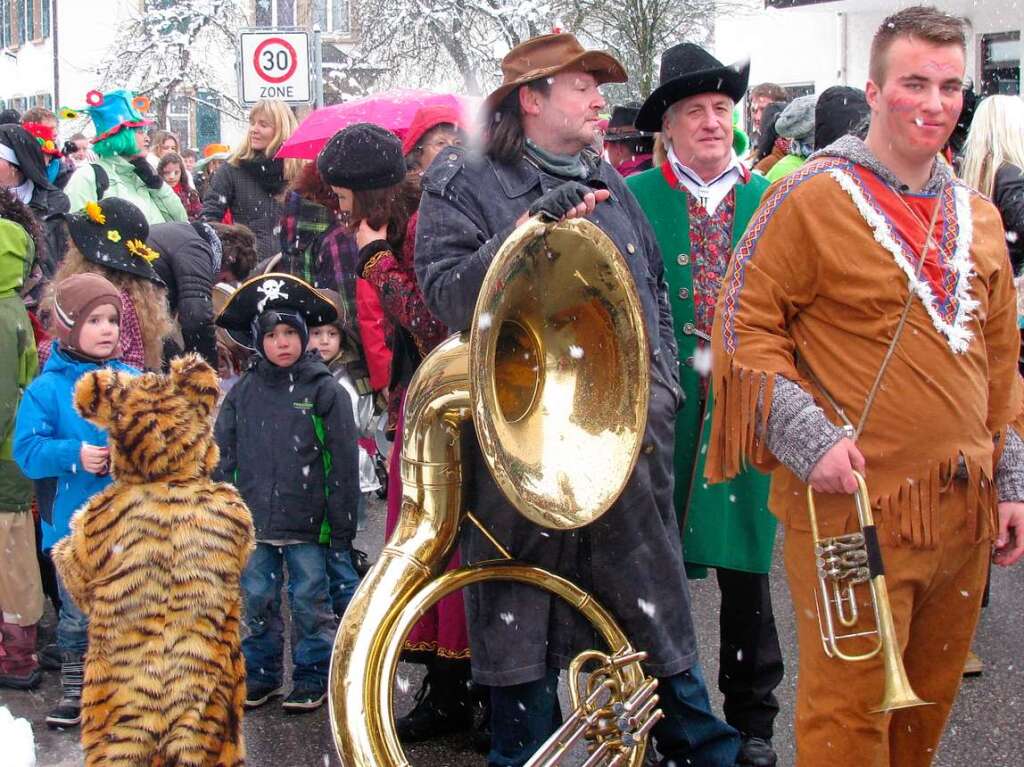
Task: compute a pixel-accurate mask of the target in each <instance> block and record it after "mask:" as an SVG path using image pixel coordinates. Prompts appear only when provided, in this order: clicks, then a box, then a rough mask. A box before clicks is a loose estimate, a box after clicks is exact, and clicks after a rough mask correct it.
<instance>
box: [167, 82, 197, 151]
mask: <svg viewBox="0 0 1024 767" xmlns="http://www.w3.org/2000/svg"><path fill="white" fill-rule="evenodd" d="M191 105H192V102H191V100H190V99H189V97H188V96H186V95H184V94H181V93H175V94H174V95H173V96H171V102H170V104H168V105H167V129H168V130H169V131H170V132H171V133H173V134H174V135H175V136H177V137H178V148H179V149H184V148H185V147H187V146H192V113H191V109H190V107H191Z"/></svg>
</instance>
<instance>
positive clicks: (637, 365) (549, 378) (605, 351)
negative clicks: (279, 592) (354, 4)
mask: <svg viewBox="0 0 1024 767" xmlns="http://www.w3.org/2000/svg"><path fill="white" fill-rule="evenodd" d="M648 360H649V352H648V342H647V336H646V332H645V326H644V317H643V312H642V309H641V305H640V300H639V298H638V296H637V293H636V288H635V286H634V284H633V278H632V275H631V274H630V271H629V268H628V266H627V264H626V262H625V260H624V259H623V257H622V255H621V254H620V253H619V252H618V250H617V249H616V248H615V246H614V244H613V243H612V242H611V240H609V239H608V237H607V236H606V235H605V234H604V233H602V232H601V231H600V230H599V229H598V228H597V227H596V226H594V225H593V224H591V223H589V222H588V221H586V220H579V219H577V220H571V221H566V222H562V223H559V224H556V225H552V224H546V223H543V222H541V221H540V220H539V219H530V220H529V221H527V222H526V223H524V224H523V225H522V226H520V227H519V228H518V229H516V231H514V232H513V233H512V235H511V236H510V237H509V238H508V239H507V240H506V241H505V244H504V245H503V246H502V248H501V250H500V251H499V252H498V254H497V256H496V257H495V258H494V260H493V262H492V263H491V265H490V267H489V269H488V271H487V275H486V277H485V279H484V282H483V286H482V288H481V290H480V295H479V298H478V300H477V303H476V309H475V311H474V313H473V318H472V324H471V328H470V330H469V331H468V332H464V333H462V334H459V335H455V336H452V337H450V338H448V339H447V340H446V341H445V342H443V343H442V344H441V345H440V346H438V347H437V348H436V349H435V350H434V351H433V352H431V353H430V354H429V355H428V356H427V358H426V359H424V360H423V362H422V364H421V365H420V367H419V369H418V370H417V371H416V374H415V375H414V376H413V379H412V381H411V383H410V384H409V389H408V392H407V393H406V400H405V426H404V430H403V434H402V455H401V472H402V494H403V496H402V507H401V514H400V518H399V521H398V526H397V527H396V529H395V531H394V533H393V535H392V537H391V539H390V540H389V541H388V543H387V545H386V546H385V548H384V550H383V552H382V553H381V556H380V558H379V559H378V561H377V563H376V564H375V565H374V566H373V568H372V569H371V570H370V572H369V573H368V574H367V575H366V577H365V578H364V579H363V582H362V584H361V585H360V586H359V589H358V590H357V591H356V593H355V596H354V597H353V598H352V602H351V603H350V604H349V606H348V609H347V611H346V613H345V617H344V619H343V620H342V622H341V626H340V628H339V630H338V634H337V637H336V639H335V643H334V652H333V654H332V656H331V671H330V686H329V692H330V712H331V727H332V730H333V732H334V740H335V745H336V746H337V749H338V752H339V754H340V756H341V760H342V762H343V764H345V765H346V767H391V766H392V765H407V764H408V762H407V760H406V758H405V756H404V754H403V753H402V748H401V746H400V744H399V741H398V737H397V736H396V734H395V728H394V719H393V715H392V688H393V683H394V677H395V671H396V669H397V667H398V661H399V654H400V652H401V648H402V644H403V642H404V641H405V637H406V636H407V635H408V633H409V631H410V630H411V628H412V627H413V625H415V623H416V621H417V620H418V619H419V618H420V616H422V615H423V613H424V612H425V611H426V610H427V609H429V608H430V607H431V606H432V605H434V604H435V603H436V602H437V601H438V600H439V599H441V598H442V597H444V596H446V595H447V594H450V593H452V592H454V591H457V590H459V589H461V588H463V587H464V586H467V585H470V584H474V583H480V582H483V581H493V580H505V581H519V582H524V583H528V584H531V585H533V586H535V587H536V588H540V589H544V590H546V591H549V592H551V593H552V594H554V595H556V596H558V597H560V598H562V599H565V600H566V601H568V602H569V603H570V604H572V605H574V606H575V607H576V608H577V609H578V610H579V611H580V612H581V613H582V615H583V616H584V618H586V619H587V620H588V621H590V623H591V624H592V625H593V627H594V628H595V629H596V630H597V632H598V633H599V634H600V635H601V637H602V638H603V639H604V641H605V642H606V643H607V645H608V651H607V652H599V651H596V650H591V651H587V652H584V653H582V654H581V655H579V656H577V657H576V658H575V659H574V660H573V663H572V665H571V666H570V669H569V677H568V682H569V693H570V698H571V700H572V705H573V707H574V711H573V712H572V713H571V714H570V716H569V717H568V718H567V720H566V722H565V724H564V725H563V726H562V727H561V728H560V729H559V730H558V732H556V733H555V734H554V735H553V736H552V738H551V739H550V740H549V741H548V742H547V743H546V744H545V745H544V746H543V747H542V748H541V750H540V751H539V752H538V753H537V754H535V755H534V758H533V760H531V764H534V765H539V764H554V763H559V762H560V761H562V759H563V758H564V756H565V755H566V754H567V753H568V752H569V750H570V749H571V748H573V746H574V744H575V743H577V742H578V741H581V740H585V741H586V743H587V745H588V750H589V757H588V760H587V762H586V763H587V765H597V764H615V765H626V764H628V765H632V766H633V767H637V766H638V765H640V764H641V763H642V760H643V756H644V748H645V745H646V740H647V738H646V736H647V734H648V732H649V731H650V729H651V728H652V727H653V726H654V724H655V722H657V721H658V719H659V718H660V717H661V712H660V711H659V710H658V709H657V707H656V706H657V700H658V699H657V695H656V694H655V689H656V686H657V682H656V680H654V679H650V678H648V677H647V676H646V675H645V674H644V672H643V670H642V668H641V665H640V661H642V660H643V658H644V657H645V656H644V653H642V652H638V651H637V650H636V649H635V648H633V647H632V646H631V645H630V643H629V640H628V638H627V637H626V636H625V635H624V634H623V632H622V631H621V630H620V628H619V627H618V626H617V625H616V623H615V620H614V618H613V617H612V616H611V615H610V614H609V613H608V612H607V611H606V610H605V609H604V608H603V607H601V605H599V604H598V603H597V602H596V601H595V600H594V599H593V598H592V597H591V596H590V595H589V594H587V593H586V592H584V591H583V590H581V589H579V588H578V587H576V586H575V585H573V584H572V583H571V582H569V581H567V580H565V579H564V578H561V577H559V576H557V575H555V574H554V573H551V572H547V571H545V570H542V569H540V568H537V567H532V566H530V565H527V564H523V563H520V562H516V561H515V560H514V559H513V558H512V557H511V555H509V554H508V553H507V552H506V551H505V550H504V548H502V546H501V542H500V541H497V540H495V539H494V538H493V537H492V536H491V535H490V534H489V533H488V532H487V531H486V529H485V528H484V527H483V526H482V525H481V524H480V522H479V520H478V519H477V518H476V517H475V516H474V515H473V513H472V511H471V510H466V509H464V508H463V499H462V467H461V461H460V430H461V427H462V425H463V423H464V422H465V421H469V420H472V423H473V426H474V427H475V429H476V433H477V438H478V441H479V444H480V447H481V450H482V452H483V454H484V457H485V459H486V461H487V464H488V466H489V467H490V470H491V473H492V474H493V476H494V478H495V480H496V482H497V484H498V486H499V487H500V488H501V490H502V491H503V493H504V494H505V495H506V496H507V498H508V500H509V501H510V502H511V503H512V504H513V505H514V506H515V507H516V509H518V510H519V511H520V512H521V513H522V514H524V515H525V516H526V517H527V518H528V519H530V520H531V521H532V522H535V523H536V524H538V525H543V526H545V527H548V528H554V529H561V530H566V529H572V528H577V527H582V526H584V525H586V524H589V523H590V522H593V521H594V520H595V519H597V518H598V517H600V516H601V515H602V514H603V513H604V512H605V511H607V510H608V508H609V507H611V505H612V504H613V503H614V502H615V500H616V499H617V498H618V497H619V495H620V493H621V492H622V490H623V488H624V487H625V485H626V482H627V481H628V479H629V477H630V475H631V474H632V471H633V467H634V466H635V465H636V461H637V456H638V454H639V451H640V445H641V440H642V439H643V435H644V430H645V427H646V421H647V405H648V397H649V378H648V375H649V371H648V364H649V362H648ZM464 520H468V521H470V522H471V523H472V524H475V525H477V526H478V527H480V529H481V532H483V533H484V534H485V535H487V537H488V538H489V539H490V540H491V541H492V542H493V543H494V544H495V547H496V550H497V551H498V552H500V553H501V555H502V556H503V557H504V559H499V560H497V561H495V562H488V563H481V564H477V565H474V566H471V567H464V568H462V569H459V570H454V571H450V572H446V573H444V574H443V575H442V574H441V571H442V569H443V568H444V566H445V565H446V564H447V562H448V560H449V558H450V556H451V551H452V546H453V545H454V543H455V540H456V535H457V533H458V530H459V527H460V525H461V524H462V522H463V521H464Z"/></svg>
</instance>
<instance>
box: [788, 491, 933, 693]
mask: <svg viewBox="0 0 1024 767" xmlns="http://www.w3.org/2000/svg"><path fill="white" fill-rule="evenodd" d="M853 475H854V477H855V478H856V480H857V492H856V493H855V494H854V502H855V503H856V504H857V520H858V522H859V524H860V532H857V533H848V534H846V535H837V536H835V537H832V538H822V537H820V536H819V534H818V515H817V513H816V512H815V509H814V490H813V488H811V486H810V485H808V486H807V510H808V513H809V514H810V518H811V535H812V536H813V538H814V557H815V564H816V566H817V569H818V589H817V590H816V591H815V598H814V604H815V607H816V608H817V613H818V628H819V631H820V632H821V642H822V645H823V646H824V648H825V654H826V655H828V657H830V658H839V659H840V660H844V661H849V662H853V663H855V662H857V661H864V660H869V659H871V658H874V657H875V656H876V655H878V654H879V653H882V663H883V666H884V671H885V689H884V692H883V694H882V702H881V703H880V704H879V705H878V706H877V707H876V708H873V709H872V710H871V712H872V713H882V712H885V711H894V710H896V709H899V708H910V707H911V706H928V705H931V704H930V703H928V702H927V701H923V700H921V699H920V698H918V697H917V694H916V693H915V692H914V690H913V689H912V688H911V686H910V680H909V679H907V670H906V668H904V666H903V657H902V655H901V653H900V649H899V642H898V641H897V639H896V626H895V624H894V623H893V618H892V607H891V606H890V605H889V590H888V589H887V588H886V586H885V567H884V566H883V564H882V549H881V546H879V543H878V532H877V530H876V528H875V520H874V517H873V516H872V514H871V497H870V496H869V495H868V486H867V484H866V483H865V481H864V477H863V476H862V475H861V474H860V473H859V472H857V471H854V472H853ZM862 583H867V584H868V588H869V589H870V592H871V604H872V607H873V609H874V614H875V623H874V628H870V629H867V630H861V631H850V632H848V633H845V634H837V633H836V631H837V629H836V624H837V623H838V624H839V625H840V626H842V627H843V629H853V628H855V626H856V625H857V623H858V622H859V620H860V612H859V610H858V608H857V592H856V586H858V585H859V584H862ZM840 630H842V629H840ZM872 636H877V637H878V640H877V641H876V642H875V643H874V646H873V647H872V648H871V649H870V650H868V651H867V652H863V653H847V652H845V651H844V650H842V649H841V648H840V646H839V644H840V642H841V641H849V640H853V639H857V638H864V637H872Z"/></svg>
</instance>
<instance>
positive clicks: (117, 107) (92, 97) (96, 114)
mask: <svg viewBox="0 0 1024 767" xmlns="http://www.w3.org/2000/svg"><path fill="white" fill-rule="evenodd" d="M85 103H86V104H87V105H88V106H86V107H84V108H83V109H82V110H81V111H83V112H86V113H87V114H88V115H89V117H90V118H92V123H93V125H94V126H95V128H96V138H94V139H93V140H92V142H93V143H94V144H95V143H97V142H99V141H103V139H107V138H110V137H111V136H113V135H115V134H116V133H117V132H118V131H120V130H121V129H122V128H142V127H144V126H146V125H152V124H153V121H152V120H150V119H148V118H146V117H144V116H143V114H142V113H143V112H145V111H146V110H148V109H149V99H148V98H146V97H145V96H133V95H132V94H131V91H126V90H121V89H119V90H116V91H110V92H108V93H100V92H99V91H89V92H88V93H87V94H86V96H85ZM61 117H63V118H65V119H69V118H73V117H77V112H76V111H75V110H72V109H67V108H64V109H62V110H61Z"/></svg>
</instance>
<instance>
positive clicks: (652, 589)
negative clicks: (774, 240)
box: [416, 34, 739, 765]
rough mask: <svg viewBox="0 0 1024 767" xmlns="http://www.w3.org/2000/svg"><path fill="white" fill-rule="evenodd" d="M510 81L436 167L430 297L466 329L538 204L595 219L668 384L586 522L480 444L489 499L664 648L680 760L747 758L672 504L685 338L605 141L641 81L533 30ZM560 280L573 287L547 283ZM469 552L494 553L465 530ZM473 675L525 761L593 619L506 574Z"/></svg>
mask: <svg viewBox="0 0 1024 767" xmlns="http://www.w3.org/2000/svg"><path fill="white" fill-rule="evenodd" d="M502 71H503V73H504V81H503V83H502V85H501V87H499V88H498V89H497V90H495V91H494V92H493V93H491V94H490V95H489V96H488V97H487V99H486V100H485V102H484V110H485V116H486V117H487V130H486V134H487V135H486V139H485V146H484V153H483V155H478V154H474V153H470V152H466V151H465V150H463V149H461V148H455V147H453V148H450V149H447V150H445V151H444V152H443V153H442V154H441V155H439V156H438V158H437V159H436V160H435V161H434V163H433V165H432V166H431V168H430V170H429V171H428V172H427V173H426V175H425V176H424V177H423V199H422V202H421V204H420V217H419V228H418V231H417V239H416V273H417V277H418V278H419V281H420V285H421V286H422V289H423V294H424V298H425V299H426V301H427V304H428V305H429V307H430V309H431V311H432V312H434V314H435V315H436V316H437V317H438V318H440V319H441V320H442V321H443V322H444V323H445V324H446V325H447V326H448V327H449V328H451V329H453V330H465V329H467V328H468V327H469V325H470V322H471V318H472V316H473V310H474V306H475V302H476V299H477V294H478V293H479V290H480V286H481V284H482V281H483V278H484V275H485V273H486V272H487V268H488V265H489V264H490V263H491V260H492V259H493V258H494V256H495V254H496V253H497V251H498V249H499V248H500V247H501V245H502V243H503V242H504V241H505V240H506V238H507V237H508V236H509V235H510V234H511V233H512V231H513V230H514V229H515V228H516V225H517V224H518V223H522V222H523V221H525V220H526V219H527V218H528V217H529V216H530V215H532V214H541V215H543V216H545V217H547V218H548V219H549V220H560V219H563V218H572V217H577V216H585V217H586V218H588V219H589V220H590V221H592V222H593V223H594V224H596V225H597V226H598V227H600V228H601V229H602V230H603V231H604V233H605V234H606V235H608V237H609V238H610V239H611V240H612V241H613V242H614V244H615V245H616V247H617V248H618V250H619V251H620V252H621V254H622V255H623V257H624V258H625V259H626V261H627V263H628V264H629V267H630V270H631V272H632V274H633V276H634V278H635V284H636V288H637V291H638V293H639V296H640V300H641V304H642V311H643V318H644V321H645V324H646V328H647V334H648V336H649V339H650V371H651V396H650V405H649V412H648V418H647V433H646V435H645V439H644V448H643V450H642V451H641V455H640V456H639V459H638V463H637V465H636V468H635V470H634V472H633V474H632V476H631V478H630V480H629V481H628V483H627V485H626V488H625V490H624V491H623V493H622V495H621V496H620V498H619V500H618V501H617V502H616V503H615V504H614V505H613V506H612V508H611V509H610V510H609V511H608V512H607V513H606V514H605V515H604V516H603V517H601V519H600V520H599V521H598V522H597V523H595V524H593V525H591V526H588V527H584V528H581V529H579V530H573V531H565V532H560V531H555V530H544V529H542V528H540V527H538V526H536V525H534V524H533V523H532V522H530V521H528V520H527V519H525V518H524V517H523V516H521V515H520V514H519V513H518V512H516V511H515V509H514V508H513V507H512V506H511V504H510V503H509V502H508V501H507V500H506V499H505V497H504V496H503V495H502V493H501V492H500V491H499V490H498V488H497V486H496V485H495V483H494V480H493V479H492V477H491V475H490V473H489V470H488V469H487V466H486V464H485V462H484V460H483V457H482V455H481V452H480V450H479V449H473V448H470V449H469V450H467V458H466V460H467V463H468V464H469V466H467V469H468V471H467V474H468V476H470V477H471V479H470V484H469V486H468V487H467V488H466V494H467V497H468V498H469V499H470V503H472V508H473V510H474V511H475V512H476V513H477V514H479V515H480V516H481V517H482V518H483V521H484V524H485V525H486V526H487V528H488V529H489V530H490V531H491V532H492V533H493V534H494V536H495V537H496V539H497V540H499V541H502V542H503V543H504V545H506V546H508V547H509V548H511V549H512V553H513V555H515V556H516V557H518V558H520V559H522V560H524V561H527V562H530V563H532V564H536V565H539V566H542V567H545V568H548V569H550V570H553V571H555V572H557V573H561V574H564V575H566V576H567V577H569V578H570V579H571V580H574V581H577V582H582V583H583V584H584V586H585V587H586V588H587V589H588V591H590V592H592V593H593V594H594V596H595V598H596V599H597V600H598V601H599V602H600V603H602V604H603V605H604V606H605V607H607V608H608V609H609V610H610V611H611V613H612V614H613V615H614V616H615V618H616V620H618V621H619V622H620V625H621V626H622V627H623V629H624V630H625V632H626V634H627V635H628V636H629V637H630V640H631V642H632V643H633V646H635V647H637V648H641V649H643V650H644V651H646V652H647V654H648V657H647V661H646V663H645V668H646V670H647V672H648V673H649V674H650V675H652V676H654V677H657V678H658V679H659V686H658V695H659V696H660V698H661V700H660V703H659V705H660V707H661V708H662V710H663V711H664V713H665V714H666V716H665V719H663V720H662V721H661V722H660V723H659V724H658V725H657V726H656V727H655V728H654V738H655V741H656V744H657V747H658V750H659V751H660V752H661V754H662V756H663V757H664V758H665V760H666V763H668V762H669V761H674V762H675V763H676V764H691V765H733V764H734V762H735V757H736V753H737V751H738V749H739V737H738V735H737V733H736V732H735V730H733V729H732V728H731V727H729V726H728V725H726V724H725V723H724V722H722V721H720V720H719V719H717V718H716V717H715V716H714V715H713V714H712V713H711V711H710V706H709V702H708V696H707V690H706V687H705V684H704V679H703V676H702V674H701V670H700V666H699V664H698V662H697V648H696V642H695V640H694V631H693V624H692V622H691V616H690V604H689V596H688V591H687V585H686V578H685V574H684V571H683V562H682V550H681V545H680V541H679V529H678V525H677V523H676V516H675V512H674V510H673V507H672V495H671V488H672V448H673V428H674V418H675V413H676V411H677V410H678V409H679V408H680V407H681V406H682V403H683V399H682V396H681V392H680V389H679V386H678V380H677V373H676V362H675V361H676V341H675V337H674V335H673V332H672V317H671V311H670V307H669V304H668V298H667V295H666V292H665V281H664V269H663V266H662V261H661V255H660V253H659V251H658V245H657V242H656V241H655V239H654V233H653V232H652V231H651V228H650V226H649V224H648V223H647V220H646V219H645V217H644V215H643V212H642V211H641V210H640V207H639V206H638V205H637V202H636V200H635V199H634V197H633V195H632V194H631V193H630V192H629V190H628V189H627V188H626V186H625V184H624V182H623V180H622V178H621V177H620V176H619V175H618V174H617V173H616V172H615V170H614V169H613V168H612V167H611V166H610V165H609V164H607V163H605V162H603V161H601V160H600V158H599V157H598V156H597V155H596V153H594V152H593V150H592V148H591V147H592V145H593V142H594V138H595V130H596V129H597V126H598V123H599V119H600V118H599V112H600V110H601V109H602V108H603V107H604V105H605V102H604V99H603V98H602V97H601V94H600V93H599V91H598V86H599V85H601V84H603V83H608V82H624V81H625V80H626V73H625V72H624V71H623V68H622V65H621V64H620V63H619V62H618V61H616V60H615V59H614V58H613V57H612V56H610V55H609V54H607V53H603V52H600V51H588V50H584V48H583V47H582V46H581V45H580V44H579V43H578V42H577V40H576V38H575V37H573V36H572V35H570V34H552V35H545V36H542V37H537V38H533V39H531V40H528V41H527V42H525V43H523V44H522V45H520V46H517V47H516V48H514V49H513V50H512V51H511V52H510V53H509V54H508V55H507V56H506V57H505V58H504V60H503V61H502ZM538 289H541V290H552V291H557V290H559V286H558V285H540V286H538ZM461 546H462V554H463V556H464V558H465V559H466V560H468V561H469V562H478V561H481V560H483V559H491V558H493V557H494V549H493V546H492V545H491V544H490V543H489V542H488V541H487V540H486V539H485V538H484V537H483V536H482V534H481V533H479V532H478V531H477V530H475V529H469V528H467V529H464V531H463V537H462V540H461ZM465 598H466V610H467V617H468V621H469V633H470V650H471V654H472V665H473V675H474V678H476V679H477V681H479V682H481V683H483V684H487V685H490V686H491V688H492V696H491V701H492V709H493V713H492V719H491V722H492V744H491V752H490V756H489V762H490V764H493V765H520V764H523V763H524V762H525V760H526V759H527V758H528V757H529V755H530V754H531V753H532V752H534V751H535V750H536V748H537V747H538V746H539V745H540V744H541V743H543V742H544V740H545V739H546V738H547V737H548V735H549V734H550V733H551V732H552V731H553V729H554V727H555V723H556V721H557V717H558V711H557V704H556V697H555V689H556V685H557V679H558V676H557V675H558V669H559V668H560V667H563V668H564V667H565V666H566V665H567V663H568V661H569V660H570V659H571V658H572V657H573V655H574V654H575V652H577V651H578V650H581V649H584V648H585V647H587V646H593V645H592V644H590V643H592V642H593V641H594V637H593V634H592V632H591V631H590V630H589V627H586V626H585V625H583V623H582V620H581V618H580V616H579V615H578V614H577V613H575V612H574V611H573V610H572V609H571V608H569V607H568V606H567V605H565V604H562V603H560V601H559V600H556V599H553V598H552V597H551V596H549V595H548V594H546V593H544V592H541V591H540V590H538V589H529V588H523V587H522V586H517V585H513V584H505V583H497V582H489V583H484V584H480V585H477V586H473V587H471V588H470V589H468V590H467V591H466V594H465Z"/></svg>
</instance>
